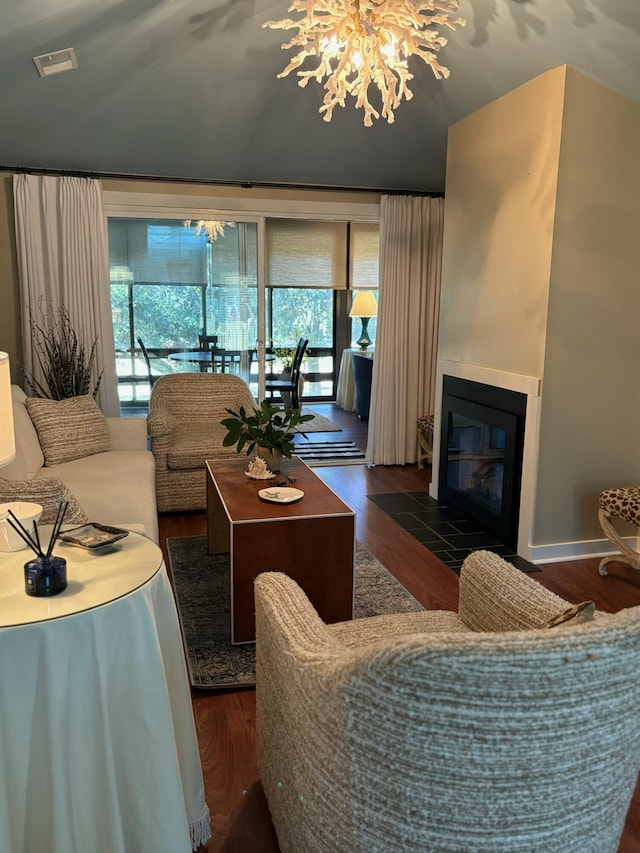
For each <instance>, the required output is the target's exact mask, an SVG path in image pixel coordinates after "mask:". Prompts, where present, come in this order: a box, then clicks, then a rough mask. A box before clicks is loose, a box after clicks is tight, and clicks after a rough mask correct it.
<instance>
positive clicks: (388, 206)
mask: <svg viewBox="0 0 640 853" xmlns="http://www.w3.org/2000/svg"><path fill="white" fill-rule="evenodd" d="M443 221H444V199H441V198H427V197H422V196H420V197H415V196H414V197H410V196H383V197H382V200H381V208H380V290H379V300H378V327H377V331H376V350H375V359H374V365H373V384H372V391H371V409H370V412H369V440H368V444H367V454H366V462H367V464H371V465H404V464H405V463H411V462H416V461H417V459H418V439H417V430H416V421H417V419H418V417H420V416H421V415H428V414H431V413H432V412H433V405H434V398H435V372H436V357H437V350H438V314H439V311H440V272H441V266H442V230H443Z"/></svg>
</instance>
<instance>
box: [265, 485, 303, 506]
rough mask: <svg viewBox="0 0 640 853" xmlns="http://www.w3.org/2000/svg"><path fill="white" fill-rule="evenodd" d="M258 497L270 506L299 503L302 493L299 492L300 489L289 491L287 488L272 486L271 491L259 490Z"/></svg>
mask: <svg viewBox="0 0 640 853" xmlns="http://www.w3.org/2000/svg"><path fill="white" fill-rule="evenodd" d="M258 496H259V497H260V498H261V499H262V500H263V501H269V503H272V504H292V503H295V502H296V501H301V500H302V498H303V497H304V492H301V491H300V489H291V488H289V487H288V486H274V487H273V488H271V489H260V491H259V492H258Z"/></svg>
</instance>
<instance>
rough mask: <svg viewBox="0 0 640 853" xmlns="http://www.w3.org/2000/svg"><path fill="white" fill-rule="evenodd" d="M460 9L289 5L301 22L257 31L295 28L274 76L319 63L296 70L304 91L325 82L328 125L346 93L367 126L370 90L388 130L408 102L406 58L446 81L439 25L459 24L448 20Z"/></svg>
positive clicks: (409, 4) (383, 1)
mask: <svg viewBox="0 0 640 853" xmlns="http://www.w3.org/2000/svg"><path fill="white" fill-rule="evenodd" d="M458 4H459V0H422V2H420V0H377V2H376V0H292V2H291V5H290V6H289V11H290V12H293V11H295V12H301V13H302V14H303V16H304V17H303V18H302V19H300V20H298V21H293V20H291V19H290V18H287V19H285V20H282V21H266V22H265V23H264V24H262V26H263V27H270V28H271V29H274V30H289V29H297V30H298V34H297V35H295V36H293V38H292V39H291V41H288V42H286V43H285V44H283V45H282V49H283V50H289V49H290V48H296V47H297V48H299V50H298V53H296V54H295V56H294V57H293V58H292V60H291V62H290V63H289V64H288V65H287V67H286V68H285V69H284V71H282V72H281V73H280V74H278V75H277V76H278V78H281V77H286V76H287V75H288V74H289V72H291V71H294V70H295V69H296V68H299V67H300V66H301V65H302V63H303V62H304V61H305V59H307V58H309V57H313V58H315V59H317V60H318V64H317V65H316V67H315V68H314V69H311V70H308V71H298V72H297V76H298V77H299V78H300V79H299V81H298V85H300V86H302V87H303V88H304V87H305V86H306V85H307V83H308V82H309V80H310V79H311V78H313V79H315V80H316V81H317V82H318V83H322V81H323V79H325V78H326V82H325V83H324V88H325V90H326V94H325V96H324V101H323V105H322V106H321V107H320V110H319V112H320V113H324V120H325V121H331V117H332V115H333V110H334V108H335V107H336V106H340V107H344V105H345V97H346V96H347V95H352V96H353V97H354V98H356V107H357V108H358V109H363V110H364V124H365V126H366V127H371V125H372V124H373V119H374V118H376V119H377V118H380V113H379V112H378V111H377V110H376V109H375V108H374V107H373V106H372V105H371V102H370V101H369V87H370V86H371V85H372V84H373V85H374V86H377V87H378V89H379V90H380V93H381V95H382V117H383V118H385V119H386V120H387V122H388V123H389V124H392V123H393V120H394V115H393V111H394V109H395V108H396V107H397V106H399V104H400V102H401V101H402V99H403V98H404V99H405V100H407V101H409V100H411V98H412V97H413V93H412V92H411V89H409V86H408V83H409V81H410V80H412V79H413V74H411V73H410V72H409V69H408V64H407V61H408V59H409V58H410V57H411V56H417V57H419V58H420V59H422V60H423V62H425V63H426V64H427V65H429V66H431V70H432V71H433V73H434V74H435V76H436V77H437V78H438V79H441V78H442V77H445V78H446V77H448V76H449V69H448V68H445V67H444V66H442V65H440V63H439V62H438V60H437V56H436V52H437V51H438V50H440V48H441V47H444V45H445V44H446V43H447V39H446V38H444V37H443V36H441V35H439V34H438V30H437V27H442V26H446V27H449V29H451V30H455V29H456V27H463V26H465V24H466V23H467V22H466V20H465V19H464V18H456V17H453V16H454V15H455V13H456V12H457V10H458Z"/></svg>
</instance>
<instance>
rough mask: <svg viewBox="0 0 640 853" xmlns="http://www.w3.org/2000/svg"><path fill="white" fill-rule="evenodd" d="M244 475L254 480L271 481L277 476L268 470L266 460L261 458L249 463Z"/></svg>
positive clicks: (257, 457)
mask: <svg viewBox="0 0 640 853" xmlns="http://www.w3.org/2000/svg"><path fill="white" fill-rule="evenodd" d="M244 473H245V476H247V477H250V478H251V479H252V480H271V479H272V478H273V477H275V476H276V475H275V474H274V473H273V472H272V471H270V470H269V469H268V468H267V463H266V462H265V461H264V459H261V458H260V457H259V456H256V458H255V459H252V460H251V462H249V467H248V468H247V470H246V471H245V472H244Z"/></svg>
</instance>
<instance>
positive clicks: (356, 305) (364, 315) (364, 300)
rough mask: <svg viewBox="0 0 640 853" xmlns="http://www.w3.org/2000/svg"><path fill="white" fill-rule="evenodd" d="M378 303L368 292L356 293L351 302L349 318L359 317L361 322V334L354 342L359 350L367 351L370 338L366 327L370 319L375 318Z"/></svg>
mask: <svg viewBox="0 0 640 853" xmlns="http://www.w3.org/2000/svg"><path fill="white" fill-rule="evenodd" d="M377 315H378V303H377V302H376V297H375V296H374V294H373V293H372V292H371V291H370V290H361V291H359V292H358V293H356V298H355V299H354V300H353V305H352V306H351V311H349V316H350V317H360V319H361V320H362V332H361V333H360V337H359V338H358V340H357V341H356V343H357V344H358V346H359V347H360V349H367V347H369V346H371V338H370V337H369V335H368V334H367V326H368V325H369V318H370V317H377Z"/></svg>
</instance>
